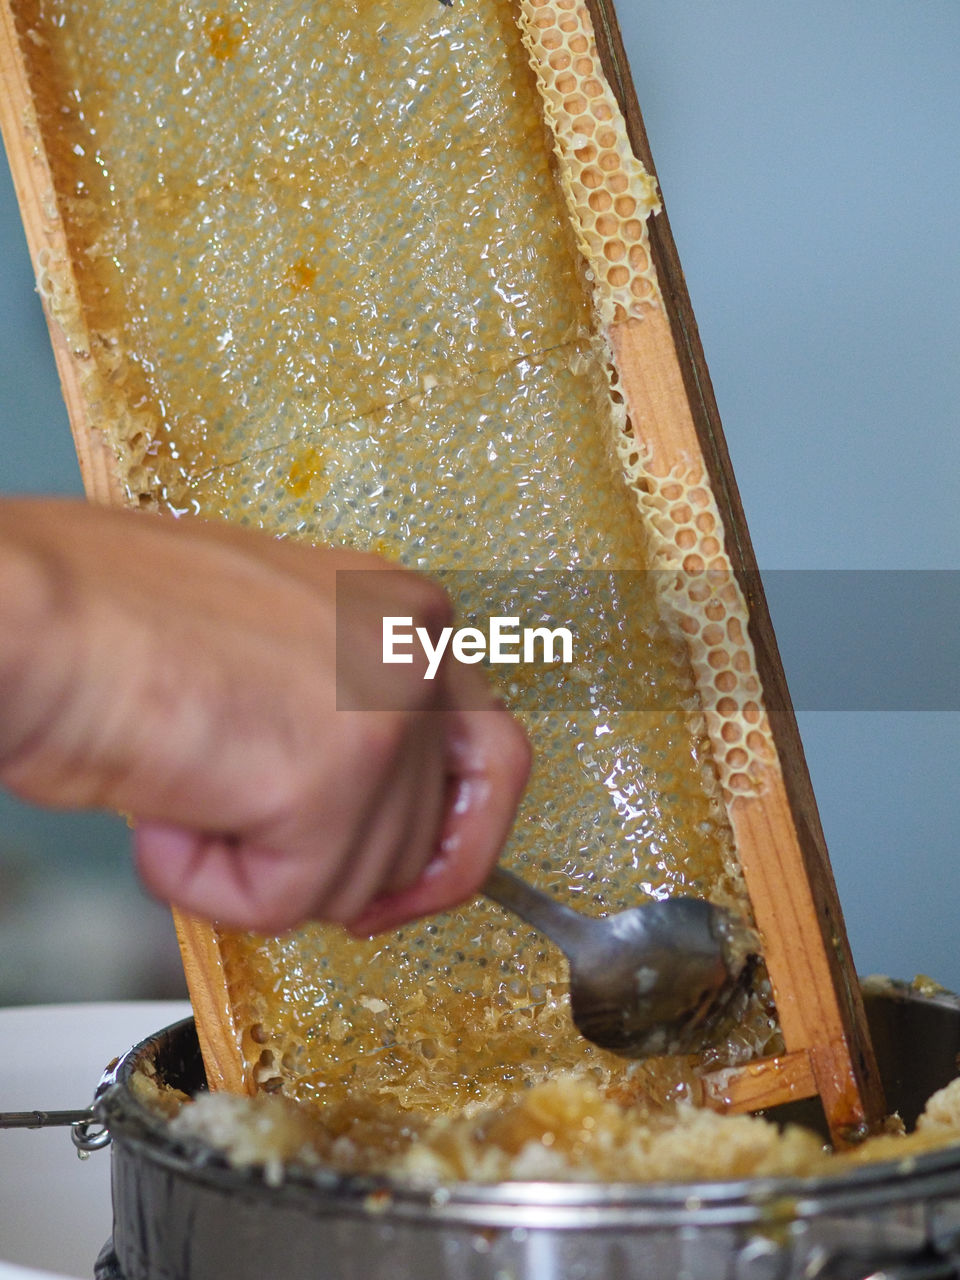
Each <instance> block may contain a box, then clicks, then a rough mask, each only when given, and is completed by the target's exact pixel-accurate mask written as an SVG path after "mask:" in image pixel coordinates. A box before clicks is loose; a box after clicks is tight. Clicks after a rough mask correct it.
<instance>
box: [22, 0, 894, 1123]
mask: <svg viewBox="0 0 960 1280" xmlns="http://www.w3.org/2000/svg"><path fill="white" fill-rule="evenodd" d="M588 3H589V8H590V11H591V15H592V18H593V23H594V28H595V32H596V38H597V46H598V50H599V54H600V59H601V63H602V65H603V68H604V71H605V72H606V76H607V79H608V81H609V84H610V86H611V87H612V89H613V91H614V93H615V95H616V97H617V99H618V101H619V103H620V107H621V110H622V111H623V114H624V116H625V118H626V121H627V126H628V132H629V135H630V139H631V142H632V145H633V147H634V149H635V152H636V154H637V156H638V157H639V158H640V159H641V160H642V161H643V162H644V164H645V165H646V166H647V168H648V169H649V170H650V172H651V173H653V172H654V167H653V160H652V157H651V155H650V150H649V145H648V142H647V138H646V134H645V131H644V127H643V121H642V118H641V115H640V111H639V106H638V104H637V99H636V95H635V92H634V89H633V85H632V81H631V78H630V74H629V69H628V67H627V62H626V57H625V54H624V50H623V44H622V40H621V37H620V32H619V27H618V24H617V20H616V15H615V13H614V10H613V7H612V4H611V3H610V0H588ZM0 81H2V83H3V85H4V86H5V92H4V94H3V95H0V127H2V131H3V136H4V140H5V142H6V146H7V151H8V155H9V157H10V164H11V169H12V172H13V177H14V183H15V186H16V190H17V194H18V198H19V201H20V206H21V210H22V215H23V219H24V225H25V229H26V233H27V239H28V242H29V245H30V251H31V255H32V257H33V261H34V265H35V269H36V270H37V273H38V276H40V275H41V274H42V273H43V272H45V271H46V269H47V266H48V264H49V263H50V262H54V263H56V265H57V274H58V280H59V282H60V287H61V288H62V289H66V290H68V291H69V290H70V289H71V288H74V290H75V286H73V284H72V275H71V272H70V263H69V255H68V250H67V245H66V240H65V236H64V232H63V228H62V225H61V223H60V220H59V217H58V215H57V212H56V201H55V197H54V184H53V180H52V177H51V174H50V171H49V168H48V165H47V162H46V157H45V154H44V150H43V145H42V140H41V135H40V131H39V128H38V126H37V121H36V118H35V115H34V112H33V107H32V101H31V95H30V89H29V83H28V79H27V75H26V70H25V67H24V64H23V61H22V59H21V57H20V50H19V44H18V40H17V36H16V31H15V28H14V23H13V17H12V13H11V11H10V8H9V3H8V0H0ZM650 239H651V249H652V255H653V259H654V264H655V267H656V270H657V274H658V278H659V283H660V287H661V291H662V294H663V300H664V308H663V310H662V311H657V312H655V313H651V314H650V315H649V316H648V317H647V318H645V319H644V320H643V321H642V322H636V321H627V322H625V323H622V324H619V325H614V326H612V328H611V329H610V331H609V337H610V340H611V344H612V346H613V349H614V352H615V355H616V357H617V363H618V367H619V371H620V376H621V382H622V388H623V391H624V394H625V397H626V401H627V406H628V412H629V416H630V419H631V422H632V423H633V424H634V426H635V429H636V430H637V431H638V433H639V434H642V437H643V440H644V443H645V444H646V445H647V447H648V448H649V450H650V453H651V457H652V460H653V461H654V463H655V464H656V466H657V468H658V470H659V473H661V474H667V473H669V472H670V471H671V470H672V469H673V468H674V467H676V466H681V467H689V465H690V464H691V463H693V464H696V465H698V466H701V467H702V468H703V469H704V470H705V472H706V475H707V476H708V478H709V480H710V483H711V487H712V490H713V493H714V496H715V498H716V500H717V503H718V506H719V509H720V513H721V516H722V519H723V522H724V525H725V533H726V545H727V551H728V555H729V557H730V560H731V563H732V566H733V569H734V572H735V574H736V575H737V578H738V580H739V582H740V586H741V589H742V591H743V593H744V596H745V598H746V599H747V601H748V603H749V609H750V630H751V639H752V641H753V645H754V649H755V652H756V661H757V668H758V672H759V675H760V679H761V682H762V686H763V696H764V702H765V707H766V711H767V715H768V718H769V722H770V726H771V730H772V734H773V739H774V743H775V745H776V750H777V757H778V759H777V762H774V763H773V764H770V765H768V766H765V767H764V772H763V777H762V785H761V787H760V788H759V789H758V791H757V792H756V793H755V794H753V795H735V796H733V797H732V798H731V799H730V801H729V803H728V813H729V817H730V821H731V825H732V827H733V830H734V834H735V837H736V843H737V848H738V851H739V856H740V860H741V865H742V868H743V872H744V877H745V880H746V884H747V889H748V892H749V895H750V899H751V902H752V904H753V908H754V912H755V916H756V920H757V924H758V926H759V928H760V930H761V933H762V934H763V937H764V944H765V956H766V961H767V967H768V970H769V973H770V977H771V981H772V984H773V989H774V997H775V1000H776V1004H777V1010H778V1014H779V1017H780V1023H781V1026H782V1029H783V1034H784V1039H785V1043H786V1049H787V1052H786V1054H784V1055H781V1056H780V1057H777V1058H771V1059H766V1060H764V1061H761V1062H755V1063H751V1064H749V1066H748V1067H746V1068H743V1069H742V1070H740V1071H726V1072H723V1073H721V1074H719V1075H718V1076H716V1077H715V1078H714V1079H712V1080H711V1081H708V1098H709V1100H710V1101H711V1103H712V1105H714V1106H716V1107H717V1108H718V1109H723V1110H730V1111H744V1110H754V1109H757V1108H761V1107H768V1106H773V1105H776V1104H777V1103H780V1102H784V1101H787V1100H791V1099H795V1098H800V1097H808V1096H812V1095H814V1094H819V1096H820V1098H821V1101H822V1103H823V1108H824V1112H825V1115H826V1117H827V1120H828V1123H829V1126H830V1130H831V1133H832V1135H833V1138H834V1141H835V1142H836V1143H838V1144H841V1145H842V1144H844V1143H845V1142H847V1141H849V1140H852V1139H853V1138H855V1137H857V1136H860V1135H862V1134H863V1133H865V1132H866V1131H868V1130H869V1129H871V1128H874V1127H876V1125H877V1124H878V1123H879V1121H880V1119H881V1118H882V1116H883V1112H884V1104H883V1097H882V1091H881V1088H880V1083H879V1076H878V1073H877V1068H876V1063H875V1060H874V1057H873V1052H872V1048H871V1046H870V1042H869V1036H868V1032H867V1027H866V1019H865V1016H864V1011H863V1005H862V1001H861V998H860V993H859V988H858V985H857V982H856V978H855V973H854V968H853V962H852V958H851V955H850V951H849V946H848V943H847V939H846V934H845V930H844V927H843V920H842V915H841V912H840V906H839V902H838V899H837V894H836V888H835V885H834V881H833V876H832V873H831V870H830V865H829V859H828V857H827V852H826V848H825V844H824V840H823V833H822V830H821V827H820V822H819V817H818V814H817V809H816V804H815V801H814V798H813V794H812V788H811V785H810V780H809V776H808V773H807V770H806V765H805V761H804V758H803V752H802V747H801V744H800V739H799V734H798V730H797V725H796V720H795V717H794V714H793V710H792V706H791V703H790V698H789V695H788V692H787V689H786V684H785V679H784V675H783V669H782V665H781V663H780V659H779V655H778V652H777V648H776V642H775V639H774V636H773V631H772V628H771V625H770V619H769V615H768V612H767V608H766V603H765V601H764V598H763V594H762V589H761V587H760V585H759V577H758V575H757V572H756V562H755V559H754V555H753V551H752V548H751V545H750V540H749V536H748V534H747V529H746V523H745V520H744V516H743V511H742V508H741V505H740V501H739V497H738V494H737V489H736V485H735V482H734V479H733V475H732V470H731V467H730V460H729V457H728V454H727V450H726V446H725V443H724V440H723V434H722V430H721V427H720V421H719V417H718V413H717V408H716V403H715V400H714V397H713V392H712V389H711V385H710V379H709V375H708V373H707V369H706V364H705V360H704V356H703V352H702V349H701V346H700V341H699V337H698V334H697V329H696V324H695V321H694V318H693V314H692V311H691V308H690V302H689V298H688V296H687V293H686V288H685V285H684V280H683V274H682V270H681V267H680V263H679V259H678V257H677V253H676V248H675V246H674V243H673V239H672V236H671V233H670V228H669V224H668V222H667V219H666V215H665V214H662V213H661V214H659V215H656V216H654V217H653V218H652V219H651V222H650ZM45 305H46V306H47V316H48V322H49V325H50V331H51V335H52V340H53V345H54V350H55V354H56V358H57V365H58V369H59V372H60V378H61V383H62V387H63V392H64V398H65V400H66V403H67V408H68V411H69V414H70V421H71V424H72V428H73V432H74V438H75V441H76V446H77V451H78V455H79V458H80V464H81V470H82V473H83V478H84V484H85V486H86V489H87V493H88V495H89V496H90V497H91V498H92V499H93V500H94V501H98V502H103V503H109V504H115V505H122V504H123V503H124V502H125V494H124V488H123V484H122V481H121V478H120V475H119V472H118V468H117V465H116V459H115V458H114V456H113V453H112V450H111V449H110V448H109V446H108V445H107V443H106V441H105V439H104V437H103V436H102V434H101V433H100V432H99V431H98V429H97V427H96V425H95V423H94V422H93V421H92V417H91V405H90V401H89V396H88V394H87V391H86V389H85V385H84V366H85V361H87V360H88V359H89V354H88V349H85V344H84V339H83V334H82V327H81V328H79V329H77V330H76V331H71V334H70V339H69V341H68V340H67V338H66V337H65V336H64V331H63V329H62V328H61V326H60V325H59V324H58V323H57V319H56V317H55V316H54V315H53V314H52V313H51V309H50V307H49V305H48V304H47V303H46V300H45ZM76 314H77V315H78V316H79V315H80V314H81V313H80V310H79V307H77V308H76ZM177 927H178V934H179V937H180V941H181V948H182V951H183V955H184V962H185V967H186V969H187V975H188V980H189V982H190V987H191V994H192V998H193V1000H194V1005H195V1009H196V1012H197V1022H198V1030H199V1032H200V1035H201V1042H202V1046H203V1049H204V1055H205V1058H206V1060H207V1063H208V1071H209V1072H210V1073H211V1074H212V1076H213V1079H212V1083H213V1084H215V1085H217V1084H220V1085H224V1086H225V1087H228V1088H232V1089H234V1090H242V1089H243V1087H244V1077H243V1070H242V1063H241V1062H240V1061H239V1056H238V1049H237V1043H236V1037H235V1036H234V1035H233V1027H232V1024H231V1022H230V1004H229V999H228V996H227V991H226V984H225V980H224V976H223V970H222V963H221V960H220V956H219V951H218V949H217V946H216V939H215V935H214V934H213V933H212V931H211V929H210V927H209V926H207V925H205V924H201V923H199V922H196V921H191V920H189V919H186V918H183V917H181V916H178V918H177Z"/></svg>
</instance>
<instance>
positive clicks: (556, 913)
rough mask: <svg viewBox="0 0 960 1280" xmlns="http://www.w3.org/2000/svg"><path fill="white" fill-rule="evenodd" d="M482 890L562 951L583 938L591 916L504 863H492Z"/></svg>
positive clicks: (573, 946)
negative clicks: (531, 881)
mask: <svg viewBox="0 0 960 1280" xmlns="http://www.w3.org/2000/svg"><path fill="white" fill-rule="evenodd" d="M483 892H484V893H485V894H486V895H487V897H488V898H492V899H493V900H494V902H497V903H499V904H500V906H501V907H506V909H507V910H508V911H512V912H513V913H514V915H517V916H519V917H520V919H521V920H526V922H527V924H532V925H533V927H534V928H535V929H539V930H540V932H541V933H545V934H546V935H547V937H548V938H550V939H551V941H553V942H555V943H556V944H557V946H558V947H560V948H561V950H563V951H567V950H568V949H572V948H575V947H576V946H577V945H578V943H582V942H583V940H584V934H585V933H587V932H588V930H589V927H590V920H589V917H587V916H582V915H581V914H580V912H579V911H574V910H573V908H572V907H567V906H564V904H563V903H562V902H558V901H557V900H556V898H552V897H551V896H550V894H548V893H541V891H540V890H539V889H534V888H533V886H532V885H529V884H527V882H526V881H525V880H521V879H520V877H519V876H515V875H514V874H513V872H512V871H507V869H506V868H505V867H499V866H497V867H494V869H493V870H492V871H491V872H490V874H489V876H487V879H486V882H485V883H484V886H483Z"/></svg>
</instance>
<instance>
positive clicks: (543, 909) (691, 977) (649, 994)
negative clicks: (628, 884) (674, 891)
mask: <svg viewBox="0 0 960 1280" xmlns="http://www.w3.org/2000/svg"><path fill="white" fill-rule="evenodd" d="M483 891H484V893H485V894H486V895H487V897H489V898H492V899H493V900H494V901H495V902H497V903H499V904H500V906H502V907H506V908H507V910H509V911H512V912H513V913H514V914H515V915H518V916H520V918H521V919H522V920H525V921H526V922H527V923H528V924H531V925H533V927H534V928H535V929H539V930H540V932H541V933H544V934H546V936H547V937H548V938H550V939H551V941H553V942H555V943H556V944H557V946H558V947H560V949H561V950H562V951H563V953H564V954H565V956H566V957H567V963H568V965H569V967H570V1009H571V1013H572V1016H573V1021H574V1024H575V1025H576V1027H577V1030H578V1031H579V1032H580V1034H581V1035H582V1036H584V1037H585V1038H586V1039H587V1040H590V1041H592V1042H593V1043H594V1044H596V1045H599V1046H600V1047H601V1048H602V1049H609V1050H612V1051H613V1052H614V1053H618V1054H620V1055H621V1056H622V1057H626V1058H648V1057H655V1056H658V1055H661V1054H681V1053H696V1052H698V1051H699V1050H700V1049H704V1048H706V1047H707V1046H708V1045H709V1044H710V1043H711V1042H712V1041H714V1040H716V1039H717V1038H718V1037H719V1035H720V1033H721V1031H722V1029H723V1027H724V1025H725V1024H726V1022H727V1021H728V1020H729V1019H730V1018H731V1017H732V1016H734V1014H735V1013H736V1011H737V1010H738V1008H739V1006H740V1005H741V1003H742V1002H743V1001H744V1000H745V998H746V993H747V991H748V990H749V985H750V978H751V976H752V973H753V969H754V967H755V964H756V950H757V944H758V939H757V937H756V935H755V934H754V932H753V930H751V929H750V928H748V927H747V926H746V925H745V924H744V923H743V922H742V921H740V920H738V919H737V918H736V917H735V916H733V915H731V914H730V913H729V912H728V911H724V910H723V909H722V908H721V907H717V906H714V905H713V904H712V903H710V902H705V901H703V900H702V899H700V898H667V899H665V900H664V901H656V902H649V903H646V904H645V905H644V906H641V907H633V908H631V909H630V910H628V911H621V912H618V913H617V914H616V915H612V916H605V917H602V918H601V917H596V916H585V915H582V914H581V913H580V912H579V911H574V910H573V909H572V908H571V907H567V906H565V905H564V904H563V903H561V902H557V900H556V899H555V898H552V897H551V896H550V895H549V894H546V893H541V892H540V890H538V889H534V888H533V887H532V886H531V885H529V884H527V883H526V881H524V880H521V879H519V877H517V876H515V875H514V874H513V873H512V872H510V871H507V870H505V869H504V868H503V867H496V868H494V870H493V871H492V872H491V874H490V876H489V877H488V879H487V881H486V883H485V885H484V887H483Z"/></svg>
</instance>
